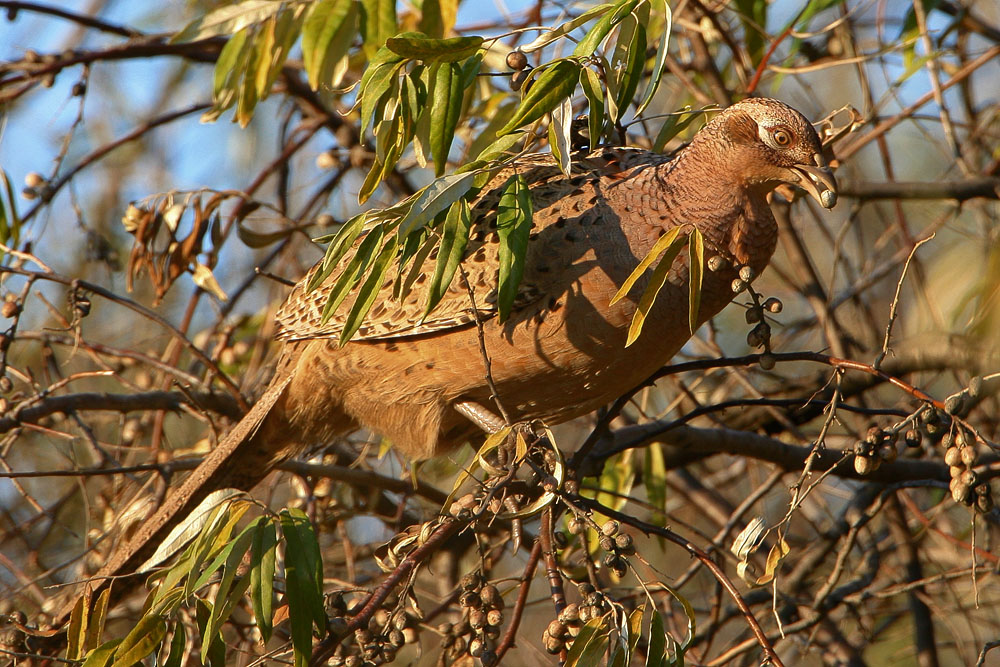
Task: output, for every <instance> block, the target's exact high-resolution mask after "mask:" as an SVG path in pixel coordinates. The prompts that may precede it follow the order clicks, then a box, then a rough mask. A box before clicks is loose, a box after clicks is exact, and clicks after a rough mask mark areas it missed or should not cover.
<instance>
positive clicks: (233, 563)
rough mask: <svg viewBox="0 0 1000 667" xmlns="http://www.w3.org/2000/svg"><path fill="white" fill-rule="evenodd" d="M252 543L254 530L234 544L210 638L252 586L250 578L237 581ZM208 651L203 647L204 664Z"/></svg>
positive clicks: (217, 595)
mask: <svg viewBox="0 0 1000 667" xmlns="http://www.w3.org/2000/svg"><path fill="white" fill-rule="evenodd" d="M261 521H264V519H263V518H260V519H257V521H256V522H254V523H252V524H250V526H247V528H251V527H253V528H254V529H255V528H256V525H257V524H258V523H259V522H261ZM252 542H253V530H244V531H243V532H242V533H241V534H240V535H239V537H237V538H236V539H235V540H233V542H232V543H233V544H234V545H235V546H234V547H233V549H232V550H231V551H230V552H229V554H228V556H227V558H226V562H225V565H224V566H223V571H222V578H221V579H220V580H219V587H218V589H217V591H216V593H215V604H213V605H212V615H211V616H210V617H209V620H208V625H207V626H206V627H207V628H208V629H207V631H206V633H207V634H208V635H209V636H212V635H214V634H215V633H217V632H221V630H222V625H223V623H225V622H226V621H227V620H228V619H229V616H230V615H231V614H232V613H233V610H234V609H235V608H236V605H237V604H239V602H240V601H241V600H242V599H243V593H245V592H246V590H247V587H248V586H249V585H250V577H248V576H242V577H240V578H239V579H236V571H237V569H238V568H239V566H240V563H242V561H243V556H244V555H245V554H246V552H247V551H248V550H249V549H250V545H251V543H252ZM208 649H209V646H207V645H202V650H201V660H202V662H205V660H206V659H207V658H208Z"/></svg>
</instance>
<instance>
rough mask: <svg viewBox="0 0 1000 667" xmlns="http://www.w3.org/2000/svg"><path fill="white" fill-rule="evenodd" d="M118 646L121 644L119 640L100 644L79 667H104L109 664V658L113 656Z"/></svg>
mask: <svg viewBox="0 0 1000 667" xmlns="http://www.w3.org/2000/svg"><path fill="white" fill-rule="evenodd" d="M119 644H121V640H120V639H112V640H111V641H109V642H106V643H104V644H102V645H101V646H99V647H97V648H96V649H94V650H93V651H91V652H90V653H88V654H87V659H86V660H84V661H83V664H82V665H81V666H80V667H105V666H106V665H108V664H109V663H110V662H111V657H112V656H113V655H114V654H115V650H117V648H118V645H119Z"/></svg>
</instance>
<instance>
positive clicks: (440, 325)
mask: <svg viewBox="0 0 1000 667" xmlns="http://www.w3.org/2000/svg"><path fill="white" fill-rule="evenodd" d="M668 159H669V158H667V157H665V156H662V155H659V154H656V153H650V152H647V151H643V150H639V149H630V148H604V149H601V150H598V151H595V152H594V153H592V154H590V155H585V156H582V157H580V158H578V159H574V160H573V170H572V173H571V175H570V176H566V175H564V174H562V173H561V172H560V171H559V169H558V167H557V166H556V163H555V161H554V160H553V158H552V156H551V155H549V154H536V155H529V156H525V157H524V158H522V159H519V160H518V162H517V164H516V165H515V166H513V167H508V168H505V169H503V170H502V171H500V172H499V173H498V174H497V175H496V176H494V177H493V178H492V179H491V180H490V181H489V182H488V183H487V184H486V186H485V187H484V188H483V189H482V190H481V192H480V194H479V195H478V196H477V197H476V199H475V200H474V201H473V202H472V206H471V217H472V228H471V230H470V238H469V243H468V245H467V246H466V251H465V259H464V261H463V262H462V271H459V272H458V273H456V275H455V277H454V279H453V280H452V282H451V285H450V286H449V287H448V289H447V290H446V292H445V294H444V295H443V296H442V298H441V300H440V302H439V303H438V305H437V306H436V307H435V308H434V310H433V311H431V312H430V313H429V314H427V315H426V317H425V310H426V304H427V297H428V292H429V288H430V282H431V277H432V276H433V274H434V269H435V264H436V261H437V255H438V250H437V248H434V249H433V250H432V251H431V252H430V253H429V254H428V255H427V257H426V259H425V260H424V261H423V263H422V264H421V265H420V267H419V268H418V269H415V270H416V271H417V274H416V276H415V278H414V279H413V282H412V286H411V288H410V290H409V291H408V292H407V293H406V294H405V295H403V297H402V298H401V299H400V298H396V296H395V295H394V292H395V291H396V289H395V287H396V286H397V280H399V279H400V276H401V275H402V276H404V277H405V276H406V275H407V273H408V272H409V270H410V269H406V270H405V271H403V272H400V271H399V270H398V265H397V267H396V270H393V269H392V268H390V270H389V271H387V272H386V278H385V280H384V282H383V283H382V285H381V287H380V289H379V293H378V294H377V295H376V297H375V300H374V302H373V304H372V308H371V310H370V311H369V313H368V315H367V317H366V318H365V322H364V323H363V324H362V325H361V327H360V329H358V332H357V333H356V334H355V336H354V338H353V340H383V339H391V338H398V337H402V336H414V335H418V334H425V333H430V332H434V331H441V330H445V329H451V328H454V327H462V326H467V325H469V324H472V323H474V322H475V321H476V317H475V313H476V312H478V313H479V317H480V318H481V319H482V318H488V317H492V316H494V315H496V313H497V298H496V296H497V283H498V267H499V264H498V260H497V254H498V249H499V246H500V244H499V237H498V235H497V233H496V218H497V213H496V212H497V208H498V206H497V205H498V203H499V200H500V196H501V193H502V190H503V186H504V185H505V184H506V182H507V181H508V179H509V178H510V176H511V175H513V174H514V173H518V174H520V175H521V176H523V177H524V179H525V181H526V182H527V184H528V188H529V190H530V193H531V200H532V207H533V210H534V217H533V220H532V230H531V231H532V233H531V235H530V239H529V254H531V251H532V248H531V245H532V244H535V243H538V241H537V240H536V239H537V238H538V231H539V230H540V229H542V228H544V227H547V226H548V225H550V224H553V223H554V222H555V217H554V215H553V214H552V213H548V212H547V209H550V208H551V209H555V208H558V209H559V210H565V209H566V208H567V205H568V203H573V204H574V209H575V210H577V211H580V210H585V207H586V205H588V204H589V203H590V202H572V199H573V198H574V197H576V198H580V197H583V196H584V192H590V190H586V189H585V188H584V187H582V186H584V185H587V184H591V185H599V183H600V182H602V181H606V182H608V184H614V185H620V184H621V183H622V182H623V181H627V178H628V176H627V173H628V172H629V171H630V170H631V169H633V168H635V167H642V166H648V165H650V164H658V163H662V162H665V161H667V160H668ZM598 189H600V188H598ZM557 202H559V206H557V207H556V206H553V205H554V204H556V203H557ZM595 214H596V213H595ZM360 242H361V239H358V240H357V241H356V242H355V243H354V246H353V247H352V249H351V250H350V251H349V252H348V253H347V254H346V255H345V257H343V258H342V259H341V260H340V263H339V266H338V269H337V270H334V271H333V272H332V274H331V275H330V276H329V277H328V278H327V279H326V280H325V281H324V282H323V283H322V284H320V285H319V286H317V287H316V288H315V289H313V290H311V291H310V290H308V289H307V285H308V284H309V281H310V279H311V277H312V276H313V275H314V274H315V272H316V271H319V270H320V263H318V264H317V265H316V266H314V267H313V268H312V269H310V271H309V272H308V273H307V274H306V275H305V277H304V278H303V279H302V280H300V281H299V282H298V283H297V284H296V285H295V287H293V288H292V291H291V293H290V294H289V295H288V298H287V299H286V300H285V302H284V304H282V306H281V307H280V308H279V309H278V312H277V315H276V319H277V322H278V333H277V338H279V339H282V340H301V339H307V338H330V337H336V336H339V335H340V333H341V332H342V331H343V329H344V325H345V322H346V319H347V315H348V313H349V312H350V309H351V306H350V299H347V300H345V303H343V304H341V307H340V308H338V310H337V311H336V312H334V313H333V315H332V316H331V317H330V318H329V319H327V321H326V322H324V321H323V309H324V307H325V306H326V302H327V299H328V297H329V294H330V291H331V289H332V287H333V285H334V284H335V282H336V280H337V277H338V276H339V275H340V273H341V271H342V270H343V269H344V267H346V266H347V264H348V263H349V262H350V260H351V259H352V257H353V256H354V254H355V252H356V251H357V249H358V246H359V245H360ZM536 250H537V248H536ZM545 252H546V255H553V254H555V255H558V254H559V248H551V247H546V248H545ZM552 260H554V261H552V262H551V263H552V264H553V265H555V266H559V257H558V256H555V257H552ZM528 268H529V269H530V267H528ZM560 268H561V267H560ZM463 271H464V275H463ZM531 274H532V272H531V271H530V270H528V271H526V274H525V278H524V279H523V280H522V281H521V284H520V286H519V288H518V292H517V294H516V296H515V298H514V303H513V306H512V309H511V313H512V316H516V315H517V314H518V312H519V311H521V310H522V309H524V308H526V307H528V306H530V305H532V304H537V303H538V302H539V301H541V300H542V299H546V298H547V297H552V296H558V295H555V294H550V293H549V292H550V291H552V289H551V288H553V287H554V284H555V283H557V282H558V281H547V280H545V279H544V276H537V275H536V276H534V278H535V280H532V278H533V276H532V275H531ZM470 285H471V287H472V289H471V291H472V294H473V295H474V297H475V308H473V306H472V299H471V297H470V288H469V286H470Z"/></svg>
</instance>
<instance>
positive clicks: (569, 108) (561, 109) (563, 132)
mask: <svg viewBox="0 0 1000 667" xmlns="http://www.w3.org/2000/svg"><path fill="white" fill-rule="evenodd" d="M572 124H573V103H572V102H571V101H570V98H568V97H567V98H566V99H564V100H563V101H562V102H560V103H559V104H557V105H556V108H555V109H553V110H552V120H551V122H550V123H549V146H550V147H551V148H552V155H553V157H555V158H556V163H557V164H558V165H559V171H561V172H562V173H563V174H565V175H566V176H569V175H570V151H572V150H573V149H572V146H571V145H570V129H571V126H572Z"/></svg>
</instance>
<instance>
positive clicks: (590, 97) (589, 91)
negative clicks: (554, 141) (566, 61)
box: [580, 67, 604, 150]
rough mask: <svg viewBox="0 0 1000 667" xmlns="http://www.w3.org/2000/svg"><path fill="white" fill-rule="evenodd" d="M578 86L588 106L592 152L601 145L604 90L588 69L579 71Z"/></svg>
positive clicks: (595, 75)
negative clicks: (580, 87)
mask: <svg viewBox="0 0 1000 667" xmlns="http://www.w3.org/2000/svg"><path fill="white" fill-rule="evenodd" d="M580 84H581V85H582V86H583V94H584V95H586V96H587V104H588V105H589V106H590V111H589V113H588V119H587V120H588V128H587V129H588V130H589V132H590V149H591V150H593V149H594V148H596V147H597V146H599V145H600V144H601V139H602V137H601V134H602V130H603V129H604V88H603V86H601V80H600V78H599V77H598V76H597V72H595V71H594V70H592V69H590V68H589V67H584V68H583V69H582V70H580Z"/></svg>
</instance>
